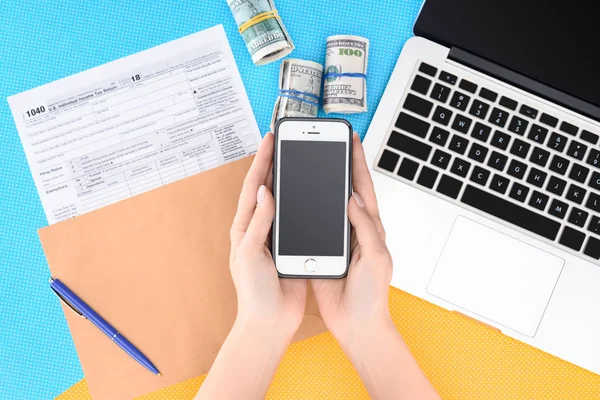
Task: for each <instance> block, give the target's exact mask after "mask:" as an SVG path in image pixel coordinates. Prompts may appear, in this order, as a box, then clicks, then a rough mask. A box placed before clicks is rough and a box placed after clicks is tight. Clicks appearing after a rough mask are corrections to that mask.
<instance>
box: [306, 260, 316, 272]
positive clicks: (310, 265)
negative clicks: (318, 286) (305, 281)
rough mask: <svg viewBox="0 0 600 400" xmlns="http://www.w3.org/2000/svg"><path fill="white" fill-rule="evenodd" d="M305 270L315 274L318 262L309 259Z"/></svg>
mask: <svg viewBox="0 0 600 400" xmlns="http://www.w3.org/2000/svg"><path fill="white" fill-rule="evenodd" d="M304 269H305V270H307V271H308V272H315V269H317V262H316V261H315V260H313V259H312V258H309V259H308V260H306V261H304Z"/></svg>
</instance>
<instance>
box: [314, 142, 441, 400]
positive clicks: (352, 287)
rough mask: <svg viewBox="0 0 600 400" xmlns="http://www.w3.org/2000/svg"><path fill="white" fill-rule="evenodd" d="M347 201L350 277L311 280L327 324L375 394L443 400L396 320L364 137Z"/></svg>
mask: <svg viewBox="0 0 600 400" xmlns="http://www.w3.org/2000/svg"><path fill="white" fill-rule="evenodd" d="M352 165H353V167H352V183H353V186H354V194H353V195H352V198H351V199H350V202H349V203H348V217H349V219H350V222H351V223H352V227H353V228H354V229H353V232H352V233H353V238H352V259H351V261H350V269H349V271H348V276H347V277H346V278H345V279H337V280H334V279H321V280H312V281H311V283H312V287H313V291H314V293H315V297H316V299H317V303H318V304H319V310H321V315H322V316H323V320H324V321H325V325H327V328H329V330H330V331H331V333H332V334H333V336H335V338H336V339H337V340H338V342H339V343H340V345H341V346H342V349H343V350H344V352H345V353H346V355H347V356H348V357H349V358H350V361H352V364H353V365H354V367H355V368H356V370H357V371H358V374H359V375H360V377H361V379H362V381H363V383H364V384H365V386H366V388H367V390H368V392H369V395H370V396H371V398H372V399H419V400H429V399H435V400H437V399H439V396H438V394H437V393H436V391H435V389H434V388H433V386H431V383H429V381H428V380H427V378H426V377H425V375H424V374H423V372H422V371H421V369H420V368H419V365H418V364H417V362H416V361H415V359H414V358H413V357H412V355H411V353H410V350H409V349H408V346H407V345H406V343H404V340H402V337H401V336H400V334H399V333H398V331H397V330H396V326H395V325H394V323H393V322H392V318H391V316H390V311H389V308H388V292H389V286H390V282H391V279H392V258H391V256H390V253H389V252H388V249H387V247H386V245H385V233H384V231H383V226H382V224H381V220H380V218H379V209H378V208H377V199H376V198H375V191H374V188H373V181H372V180H371V175H370V174H369V168H368V166H367V163H366V160H365V153H364V152H363V148H362V145H361V143H360V139H359V138H358V136H357V135H356V134H355V135H354V139H353V156H352Z"/></svg>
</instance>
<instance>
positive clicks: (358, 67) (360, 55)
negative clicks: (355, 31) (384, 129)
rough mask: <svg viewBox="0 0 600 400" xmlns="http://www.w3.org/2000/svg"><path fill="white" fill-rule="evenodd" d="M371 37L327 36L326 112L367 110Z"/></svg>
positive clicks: (324, 95)
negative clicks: (368, 62)
mask: <svg viewBox="0 0 600 400" xmlns="http://www.w3.org/2000/svg"><path fill="white" fill-rule="evenodd" d="M368 59H369V39H366V38H363V37H360V36H351V35H337V36H330V37H328V38H327V53H326V57H325V75H324V76H323V79H324V82H325V83H324V85H323V109H324V110H325V112H326V113H328V114H329V113H341V114H356V113H361V112H365V111H367V61H368Z"/></svg>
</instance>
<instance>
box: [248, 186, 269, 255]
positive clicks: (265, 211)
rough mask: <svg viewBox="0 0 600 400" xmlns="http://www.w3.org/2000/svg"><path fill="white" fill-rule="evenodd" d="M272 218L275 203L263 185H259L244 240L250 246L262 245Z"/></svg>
mask: <svg viewBox="0 0 600 400" xmlns="http://www.w3.org/2000/svg"><path fill="white" fill-rule="evenodd" d="M274 217H275V201H274V199H273V195H272V194H271V191H270V190H269V189H267V187H266V186H265V185H261V186H260V187H259V188H258V192H257V193H256V208H255V209H254V215H253V216H252V220H251V221H250V224H249V225H248V229H247V230H246V235H245V237H244V240H247V241H248V243H251V244H256V245H261V246H262V245H264V244H265V242H266V240H267V236H268V235H269V231H270V230H271V225H272V224H273V218H274Z"/></svg>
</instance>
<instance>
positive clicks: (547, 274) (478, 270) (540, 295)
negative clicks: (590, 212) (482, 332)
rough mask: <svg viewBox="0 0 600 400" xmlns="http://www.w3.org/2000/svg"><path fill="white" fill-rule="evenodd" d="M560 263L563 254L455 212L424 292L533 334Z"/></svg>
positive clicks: (558, 271) (516, 329)
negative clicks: (449, 231) (542, 247)
mask: <svg viewBox="0 0 600 400" xmlns="http://www.w3.org/2000/svg"><path fill="white" fill-rule="evenodd" d="M563 265H564V260H563V259H562V258H559V257H557V256H554V255H552V254H550V253H547V252H545V251H543V250H540V249H538V248H536V247H533V246H531V245H528V244H526V243H523V242H522V241H520V240H517V239H515V238H512V237H510V236H508V235H505V234H503V233H500V232H498V231H496V230H494V229H491V228H488V227H486V226H484V225H481V224H479V223H477V222H474V221H472V220H470V219H467V218H464V217H458V218H457V219H456V221H455V223H454V227H453V228H452V232H451V233H450V236H449V237H448V241H447V242H446V246H445V248H444V250H443V252H442V255H441V256H440V259H439V261H438V264H437V266H436V268H435V271H434V273H433V276H432V277H431V280H430V282H429V285H428V287H427V292H428V293H429V294H431V295H433V296H436V297H439V298H441V299H443V300H445V301H447V302H449V303H452V304H454V305H456V306H458V307H460V308H463V309H465V310H467V311H470V312H471V313H475V314H477V315H479V316H481V317H483V318H485V319H488V320H489V321H493V322H496V323H497V324H500V325H502V326H505V327H507V328H510V329H512V330H515V331H517V332H520V333H522V334H524V335H527V336H529V337H533V336H534V335H535V333H536V330H537V328H538V326H539V324H540V321H541V320H542V316H543V315H544V311H545V309H546V306H547V305H548V301H549V300H550V296H551V295H552V291H553V290H554V286H555V285H556V281H557V280H558V277H559V276H560V273H561V271H562V268H563ZM458 311H460V309H458ZM483 321H484V322H485V320H483Z"/></svg>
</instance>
